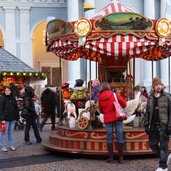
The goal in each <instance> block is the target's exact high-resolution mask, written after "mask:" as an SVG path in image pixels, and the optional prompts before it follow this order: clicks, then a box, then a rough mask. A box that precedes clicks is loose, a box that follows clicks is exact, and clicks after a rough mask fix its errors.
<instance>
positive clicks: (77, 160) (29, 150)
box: [0, 125, 159, 171]
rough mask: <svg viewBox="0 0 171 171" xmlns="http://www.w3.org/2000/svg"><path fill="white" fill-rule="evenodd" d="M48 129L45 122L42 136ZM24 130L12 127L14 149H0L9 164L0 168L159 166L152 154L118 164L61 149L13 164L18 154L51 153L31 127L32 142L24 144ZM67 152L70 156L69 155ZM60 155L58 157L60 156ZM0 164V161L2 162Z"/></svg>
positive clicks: (150, 169) (126, 170) (80, 170)
mask: <svg viewBox="0 0 171 171" xmlns="http://www.w3.org/2000/svg"><path fill="white" fill-rule="evenodd" d="M49 133H50V126H49V125H46V126H45V129H44V130H43V132H42V133H41V136H42V138H43V139H44V140H46V139H48V135H49ZM23 137H24V132H23V131H15V144H16V148H17V150H16V151H8V152H6V153H5V152H1V151H0V163H1V164H2V162H3V161H4V160H6V161H9V167H5V168H2V167H1V168H2V169H0V171H155V169H156V168H157V166H158V161H159V159H158V158H156V157H154V156H143V157H142V156H127V157H126V159H125V161H124V164H118V163H117V160H116V162H115V163H114V164H108V163H106V162H105V160H106V158H105V157H104V156H103V157H98V156H97V158H96V157H95V156H86V157H84V156H77V155H76V154H75V155H73V156H72V155H67V154H65V155H63V154H61V153H56V154H55V157H56V158H55V157H54V156H53V157H54V158H53V160H51V161H50V162H44V163H42V162H38V163H39V164H37V163H35V164H33V162H32V163H31V164H28V165H24V166H22V165H18V166H17V167H16V166H14V167H12V166H11V165H10V162H11V161H12V159H16V158H18V159H19V160H21V161H22V159H23V160H24V159H26V160H27V159H28V160H30V158H32V160H33V156H35V158H38V157H39V156H44V157H46V155H47V157H48V156H50V155H52V153H50V152H49V151H47V150H46V149H44V148H43V147H42V146H41V144H37V143H36V140H35V138H34V135H33V132H32V131H31V138H30V139H31V141H32V142H33V144H32V145H25V144H24V140H23ZM68 156H69V157H68ZM61 157H62V158H63V159H60V158H61ZM1 164H0V165H1Z"/></svg>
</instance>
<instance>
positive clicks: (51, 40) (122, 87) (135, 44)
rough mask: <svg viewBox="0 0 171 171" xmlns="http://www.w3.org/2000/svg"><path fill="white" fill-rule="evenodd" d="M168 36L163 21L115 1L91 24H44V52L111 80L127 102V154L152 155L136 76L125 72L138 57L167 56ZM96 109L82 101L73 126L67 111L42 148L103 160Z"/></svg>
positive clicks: (170, 37)
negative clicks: (86, 62)
mask: <svg viewBox="0 0 171 171" xmlns="http://www.w3.org/2000/svg"><path fill="white" fill-rule="evenodd" d="M170 31H171V23H170V21H169V20H167V19H166V18H161V19H158V20H151V19H149V18H146V17H145V16H143V15H141V14H139V13H137V11H135V10H133V9H132V8H130V7H128V6H126V5H125V4H122V3H120V2H118V1H116V2H115V1H112V2H111V3H110V4H109V5H108V6H106V7H105V8H103V9H102V10H101V11H99V12H98V13H96V14H95V15H94V16H92V17H91V18H90V19H86V18H80V19H79V20H77V21H74V22H66V21H63V20H60V19H55V20H52V21H50V22H49V23H48V24H47V30H46V46H47V51H49V52H53V53H54V54H55V55H56V56H58V57H60V58H63V59H66V60H70V61H74V60H77V59H79V58H84V59H87V60H89V61H90V62H91V61H95V62H97V67H98V78H97V79H99V80H100V82H103V81H109V80H110V83H111V86H112V87H113V88H116V89H117V91H118V92H119V93H120V94H122V95H123V96H124V97H125V98H127V99H128V101H127V107H126V109H125V111H126V112H127V115H128V119H127V120H125V121H124V124H125V125H124V138H125V149H124V152H125V154H126V155H134V154H135V155H137V154H150V153H152V152H151V150H150V148H149V145H148V137H147V135H146V133H145V132H144V128H143V124H142V123H143V114H144V109H145V105H146V101H145V100H144V99H142V98H141V94H140V93H139V92H138V93H137V94H136V95H135V94H134V92H135V91H134V90H135V86H134V77H135V73H131V72H130V71H131V68H132V66H130V60H134V59H135V58H142V59H145V60H148V61H152V62H153V61H158V60H161V59H164V58H167V57H170V56H171V34H170ZM90 69H91V67H90ZM90 92H91V90H90ZM68 104H69V103H68ZM75 106H76V108H77V107H78V106H77V105H76V104H75ZM97 108H98V107H97V106H96V105H94V104H93V103H91V100H90V101H89V102H86V103H85V106H84V108H79V109H78V118H77V120H74V121H72V119H69V118H73V117H70V116H69V114H70V113H72V112H71V111H72V109H71V111H70V113H68V115H67V117H68V122H67V124H64V125H62V126H59V125H58V126H57V129H56V131H55V132H52V133H50V135H49V139H48V140H47V141H44V142H43V143H42V145H43V146H44V147H45V148H46V149H49V150H53V151H59V152H66V153H80V154H100V155H107V144H106V131H105V128H104V124H103V114H100V115H98V116H97V115H96V110H98V109H97ZM73 110H74V109H73ZM137 113H138V114H137ZM71 122H72V123H71ZM94 123H98V124H94ZM114 137H115V133H114ZM114 140H116V138H114ZM114 153H117V143H116V141H115V142H114Z"/></svg>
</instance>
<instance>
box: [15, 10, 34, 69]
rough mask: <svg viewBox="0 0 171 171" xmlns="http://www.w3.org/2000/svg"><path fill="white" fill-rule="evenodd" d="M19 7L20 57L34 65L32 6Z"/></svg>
mask: <svg viewBox="0 0 171 171" xmlns="http://www.w3.org/2000/svg"><path fill="white" fill-rule="evenodd" d="M18 9H19V10H20V59H21V60H22V61H24V62H25V63H26V64H28V65H29V66H31V67H32V66H33V63H32V58H31V56H32V55H31V36H30V13H29V11H30V7H18Z"/></svg>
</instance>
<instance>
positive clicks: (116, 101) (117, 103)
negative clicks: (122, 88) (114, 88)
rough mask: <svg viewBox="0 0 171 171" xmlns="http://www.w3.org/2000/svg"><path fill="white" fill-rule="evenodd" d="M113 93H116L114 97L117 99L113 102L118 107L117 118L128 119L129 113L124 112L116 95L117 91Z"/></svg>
mask: <svg viewBox="0 0 171 171" xmlns="http://www.w3.org/2000/svg"><path fill="white" fill-rule="evenodd" d="M113 94H114V98H115V101H114V102H113V104H114V107H115V109H116V120H126V119H127V115H126V113H125V112H124V110H123V108H122V107H121V105H120V104H119V102H118V99H117V97H116V94H115V93H113Z"/></svg>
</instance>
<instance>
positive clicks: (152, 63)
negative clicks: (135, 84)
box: [151, 60, 154, 80]
mask: <svg viewBox="0 0 171 171" xmlns="http://www.w3.org/2000/svg"><path fill="white" fill-rule="evenodd" d="M151 65H152V67H151V72H152V80H153V76H154V72H153V67H154V61H153V60H152V62H151Z"/></svg>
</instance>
